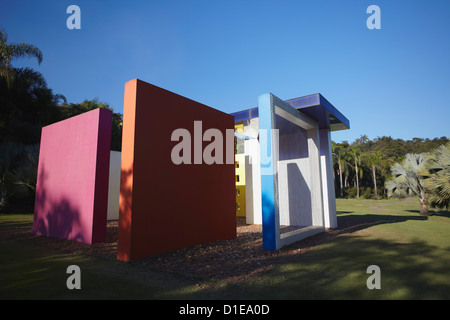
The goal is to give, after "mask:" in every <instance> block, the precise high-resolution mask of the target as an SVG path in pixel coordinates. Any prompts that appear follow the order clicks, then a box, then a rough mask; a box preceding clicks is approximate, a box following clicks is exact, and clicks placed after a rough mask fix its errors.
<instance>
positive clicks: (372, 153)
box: [332, 135, 450, 198]
mask: <svg viewBox="0 0 450 320" xmlns="http://www.w3.org/2000/svg"><path fill="white" fill-rule="evenodd" d="M449 141H450V140H449V139H448V137H440V138H434V139H422V138H413V139H412V140H402V139H393V138H391V137H386V136H383V137H378V138H376V139H374V140H369V139H368V138H367V136H365V135H362V136H361V137H360V138H358V139H356V140H355V141H354V142H352V143H349V142H347V141H344V142H342V143H335V142H333V143H332V152H333V166H334V177H335V189H336V196H337V197H341V198H345V197H349V198H352V197H358V196H360V197H364V198H380V197H383V198H387V196H388V194H387V189H386V188H385V187H384V186H385V183H386V181H387V180H390V179H391V168H392V166H393V165H394V164H396V163H401V162H402V161H403V160H404V159H405V158H406V155H407V154H422V153H427V152H430V151H432V150H434V149H436V148H439V147H440V146H441V145H444V144H446V143H448V142H449Z"/></svg>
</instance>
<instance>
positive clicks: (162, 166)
mask: <svg viewBox="0 0 450 320" xmlns="http://www.w3.org/2000/svg"><path fill="white" fill-rule="evenodd" d="M123 118H124V120H123V140H122V159H121V162H122V163H121V187H120V200H119V210H120V211H119V239H118V253H117V258H118V259H119V260H123V261H130V260H135V259H139V258H142V257H146V256H151V255H154V254H158V253H162V252H168V251H173V250H177V249H180V248H184V247H188V246H192V245H197V244H200V243H207V242H212V241H216V240H225V239H231V238H234V237H236V209H235V208H236V202H235V201H236V185H235V166H234V152H233V150H234V118H233V116H231V115H229V114H226V113H223V112H220V111H218V110H215V109H213V108H210V107H208V106H206V105H203V104H200V103H198V102H195V101H192V100H190V99H188V98H185V97H182V96H180V95H177V94H174V93H172V92H169V91H167V90H164V89H161V88H159V87H156V86H153V85H151V84H148V83H145V82H143V81H140V80H138V79H135V80H131V81H129V82H127V83H126V84H125V99H124V115H123ZM195 121H201V125H202V127H201V130H200V131H202V132H205V131H206V130H208V129H213V128H215V129H218V130H219V131H220V132H221V133H222V135H223V137H224V139H225V137H226V130H227V129H231V143H224V146H223V155H224V157H226V155H228V154H231V161H226V164H216V163H213V164H206V163H204V162H201V163H199V164H194V162H196V160H200V161H201V160H202V159H194V157H195V152H194V151H195V150H196V147H198V146H199V147H200V149H201V150H203V148H206V147H207V146H208V145H209V143H210V142H205V141H202V140H201V135H202V132H197V131H199V130H198V129H197V130H196V129H195V128H196V127H194V122H195ZM180 128H183V129H186V130H187V131H188V132H189V133H190V136H191V137H192V141H191V143H190V145H191V150H192V158H191V159H192V161H193V162H191V163H192V164H184V163H181V164H178V165H177V164H175V163H174V162H173V161H172V158H171V153H172V149H173V148H174V147H175V146H176V145H177V144H178V143H179V142H178V141H172V139H171V135H172V133H173V132H174V130H176V129H180ZM199 134H200V137H199ZM227 141H228V140H227ZM196 143H197V145H196ZM198 144H200V145H198ZM230 152H231V153H230Z"/></svg>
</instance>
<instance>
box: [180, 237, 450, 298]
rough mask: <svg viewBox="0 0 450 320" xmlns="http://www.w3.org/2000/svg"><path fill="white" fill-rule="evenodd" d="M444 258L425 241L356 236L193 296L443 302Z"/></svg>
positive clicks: (446, 284)
mask: <svg viewBox="0 0 450 320" xmlns="http://www.w3.org/2000/svg"><path fill="white" fill-rule="evenodd" d="M449 253H450V252H449V249H448V248H447V249H443V248H438V247H435V246H431V245H429V244H427V243H426V242H424V241H415V242H413V243H396V242H393V241H388V240H382V239H367V238H363V237H360V236H353V237H341V238H339V239H336V241H334V242H332V243H329V244H328V245H326V246H322V247H318V248H316V249H315V250H312V251H309V252H306V253H304V254H296V255H293V257H292V259H291V260H290V261H284V263H282V264H278V265H276V266H275V268H273V269H271V270H269V271H268V272H266V273H264V274H261V275H259V276H257V277H253V278H252V279H250V280H249V281H246V282H242V283H238V284H235V285H229V286H225V287H224V288H219V287H217V286H216V287H212V286H210V287H207V288H205V289H203V290H202V291H201V292H198V293H197V294H198V295H199V296H198V297H199V298H223V299H269V300H271V299H281V300H289V299H352V300H353V299H392V300H394V299H445V300H447V299H449V298H450V281H449V280H450V269H449V268H448V265H449V263H450V254H449ZM268 259H273V260H277V258H276V257H271V258H268ZM274 262H275V261H274ZM370 265H377V266H379V267H380V270H381V289H380V290H369V289H368V288H367V285H366V281H367V279H368V278H369V276H371V274H368V273H367V268H368V267H369V266H370ZM237 267H239V266H237ZM172 298H174V297H172ZM175 298H176V297H175ZM180 298H181V297H180Z"/></svg>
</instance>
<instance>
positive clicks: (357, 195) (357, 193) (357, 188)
mask: <svg viewBox="0 0 450 320" xmlns="http://www.w3.org/2000/svg"><path fill="white" fill-rule="evenodd" d="M355 169H356V175H355V176H356V197H358V198H359V179H358V163H357V162H356V161H355Z"/></svg>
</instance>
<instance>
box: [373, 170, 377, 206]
mask: <svg viewBox="0 0 450 320" xmlns="http://www.w3.org/2000/svg"><path fill="white" fill-rule="evenodd" d="M372 173H373V186H374V187H375V198H376V199H378V189H377V173H376V169H375V167H373V168H372Z"/></svg>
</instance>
